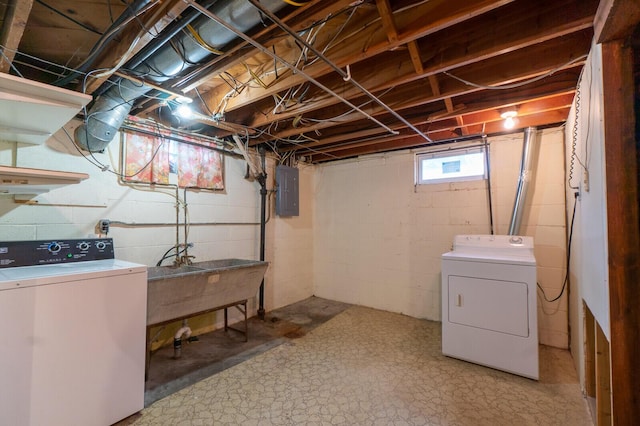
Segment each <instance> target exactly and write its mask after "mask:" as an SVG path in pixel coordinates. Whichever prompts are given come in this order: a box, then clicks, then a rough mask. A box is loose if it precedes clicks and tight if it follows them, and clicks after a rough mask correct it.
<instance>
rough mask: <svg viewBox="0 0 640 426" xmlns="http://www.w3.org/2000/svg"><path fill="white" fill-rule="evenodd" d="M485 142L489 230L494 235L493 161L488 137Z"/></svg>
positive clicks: (483, 138)
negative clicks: (490, 158)
mask: <svg viewBox="0 0 640 426" xmlns="http://www.w3.org/2000/svg"><path fill="white" fill-rule="evenodd" d="M482 140H483V141H484V158H485V163H486V165H487V196H488V197H489V229H490V231H491V235H493V234H494V230H493V201H492V198H493V197H492V196H491V161H490V160H489V144H488V143H487V137H486V136H483V137H482Z"/></svg>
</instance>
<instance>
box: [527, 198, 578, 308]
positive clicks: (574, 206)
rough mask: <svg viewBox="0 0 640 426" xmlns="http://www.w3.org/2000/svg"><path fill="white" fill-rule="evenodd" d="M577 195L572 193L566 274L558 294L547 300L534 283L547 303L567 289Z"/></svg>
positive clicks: (554, 299)
mask: <svg viewBox="0 0 640 426" xmlns="http://www.w3.org/2000/svg"><path fill="white" fill-rule="evenodd" d="M578 195H580V193H579V192H576V193H574V200H573V213H572V214H571V225H570V227H569V241H568V243H567V271H566V273H565V275H564V281H563V282H562V288H561V289H560V294H558V295H557V296H556V297H554V298H553V299H548V298H547V294H546V293H545V291H544V289H543V288H542V286H541V285H540V283H536V284H537V286H538V289H539V290H540V292H541V293H542V297H543V298H544V300H545V301H546V302H549V303H552V302H555V301H556V300H558V299H560V298H561V297H562V295H563V294H564V292H565V290H566V288H567V284H568V282H569V266H570V263H571V241H572V240H573V224H574V222H575V218H576V207H577V206H578Z"/></svg>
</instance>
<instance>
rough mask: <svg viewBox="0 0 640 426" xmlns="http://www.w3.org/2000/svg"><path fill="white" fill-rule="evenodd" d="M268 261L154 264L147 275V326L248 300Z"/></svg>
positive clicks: (256, 286)
mask: <svg viewBox="0 0 640 426" xmlns="http://www.w3.org/2000/svg"><path fill="white" fill-rule="evenodd" d="M268 266H269V263H268V262H262V261H257V260H246V259H219V260H208V261H203V262H195V263H193V264H192V265H182V266H178V267H174V266H154V267H150V268H148V275H147V282H148V285H147V326H152V325H160V324H166V323H168V322H172V321H177V320H180V319H184V318H188V317H191V316H194V315H198V314H201V313H204V312H209V311H214V310H218V309H222V308H224V307H228V306H233V305H236V304H243V303H246V301H247V299H250V298H252V297H255V295H256V293H257V292H258V288H259V287H260V283H261V281H262V277H263V276H264V273H265V272H266V270H267V267H268Z"/></svg>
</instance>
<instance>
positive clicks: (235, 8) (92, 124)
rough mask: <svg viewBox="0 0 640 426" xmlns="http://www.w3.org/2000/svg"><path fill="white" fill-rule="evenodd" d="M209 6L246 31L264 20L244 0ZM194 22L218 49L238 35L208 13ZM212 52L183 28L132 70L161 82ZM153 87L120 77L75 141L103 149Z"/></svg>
mask: <svg viewBox="0 0 640 426" xmlns="http://www.w3.org/2000/svg"><path fill="white" fill-rule="evenodd" d="M261 4H262V5H263V6H264V7H266V8H267V9H268V10H270V11H272V12H277V11H278V10H280V9H281V8H283V7H284V6H286V3H285V2H284V1H282V0H262V1H261ZM209 10H211V11H212V12H213V13H215V14H216V15H217V16H219V17H220V18H222V19H223V20H224V21H225V22H228V23H229V24H231V25H233V26H234V27H235V28H238V29H240V30H242V31H243V32H244V31H248V30H250V29H251V28H253V27H254V26H256V25H257V24H259V23H260V22H261V14H260V12H259V11H258V10H257V9H255V8H254V7H253V6H251V4H250V3H248V2H246V1H245V0H232V1H218V2H216V3H215V4H214V5H213V6H211V7H210V8H209ZM191 26H192V27H193V28H194V29H195V31H196V32H197V33H198V35H199V36H200V38H201V39H202V40H204V42H205V43H206V44H207V45H208V46H209V47H213V48H215V49H220V50H224V47H225V46H226V45H227V44H228V43H229V42H231V41H233V40H234V39H235V38H236V35H235V34H234V33H232V32H230V31H229V30H227V29H226V28H224V27H223V26H222V25H220V24H219V23H217V22H215V21H212V20H211V19H209V18H208V17H206V16H201V17H199V18H197V19H196V20H194V21H193V22H192V23H191ZM211 55H212V52H211V51H210V50H209V49H207V48H206V47H204V46H202V45H201V44H199V43H198V42H197V41H196V40H195V39H194V38H193V36H192V35H191V34H189V32H188V31H187V30H184V31H181V32H179V33H178V34H177V35H176V36H174V37H173V38H172V39H171V40H170V42H169V43H165V44H164V45H163V46H162V47H160V48H159V49H158V50H157V51H156V52H155V53H154V54H153V55H152V56H151V57H149V58H148V59H147V60H145V61H144V62H142V63H141V64H140V65H138V66H136V67H135V68H134V69H133V70H131V71H130V73H131V74H133V75H135V76H140V77H142V78H144V79H147V80H150V81H152V82H154V83H162V82H163V81H166V80H169V79H171V78H173V77H175V76H177V75H178V74H180V73H181V72H182V71H184V70H185V69H187V68H190V67H193V66H194V65H195V64H197V63H199V62H202V61H203V60H204V59H206V58H207V57H209V56H211ZM151 89H152V88H151V87H149V86H146V85H139V84H137V83H134V82H132V81H130V80H126V79H120V80H119V81H118V82H117V83H116V84H114V85H113V86H112V87H111V88H109V89H108V90H107V91H106V92H104V94H102V95H100V96H99V97H98V98H96V99H95V102H94V104H93V106H92V107H91V109H90V110H89V111H88V112H87V115H86V118H85V123H84V124H82V125H81V126H79V127H78V128H76V130H75V141H76V143H77V144H78V145H79V146H80V147H82V148H83V149H85V150H87V151H90V152H97V151H102V150H104V148H106V146H107V145H108V144H109V143H110V142H111V140H112V139H113V138H114V136H115V135H116V134H117V132H118V129H119V128H120V126H121V125H122V123H123V122H124V120H125V118H127V116H128V114H129V112H130V111H131V108H132V107H133V104H134V101H135V100H136V99H137V98H139V97H140V96H143V95H145V94H146V93H148V92H149V91H151Z"/></svg>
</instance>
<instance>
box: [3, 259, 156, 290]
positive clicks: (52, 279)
mask: <svg viewBox="0 0 640 426" xmlns="http://www.w3.org/2000/svg"><path fill="white" fill-rule="evenodd" d="M146 272H147V267H146V266H145V265H141V264H138V263H132V262H127V261H124V260H118V259H104V260H92V261H88V262H77V263H59V264H55V265H35V266H19V267H16V268H6V269H0V291H2V290H9V289H14V288H24V287H33V286H39V285H47V284H56V283H60V282H67V281H83V280H84V281H88V280H91V279H94V278H104V277H115V276H120V275H127V274H133V273H145V274H146Z"/></svg>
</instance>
